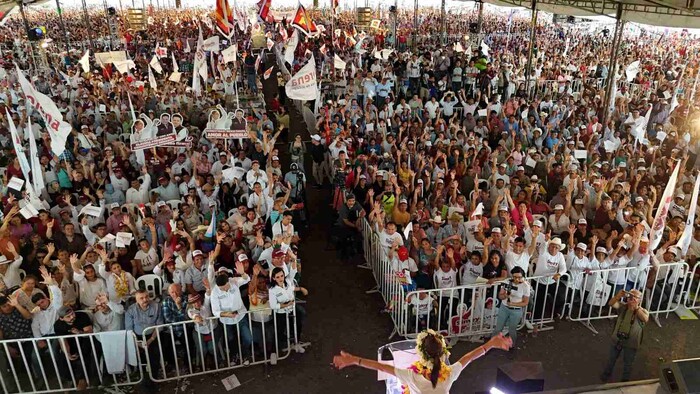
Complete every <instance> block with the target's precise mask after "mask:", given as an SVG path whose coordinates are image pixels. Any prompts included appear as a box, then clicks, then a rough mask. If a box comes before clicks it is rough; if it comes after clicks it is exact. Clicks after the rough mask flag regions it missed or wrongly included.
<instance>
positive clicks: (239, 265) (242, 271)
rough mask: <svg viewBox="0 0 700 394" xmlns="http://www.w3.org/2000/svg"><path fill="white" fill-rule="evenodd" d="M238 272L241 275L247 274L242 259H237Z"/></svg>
mask: <svg viewBox="0 0 700 394" xmlns="http://www.w3.org/2000/svg"><path fill="white" fill-rule="evenodd" d="M236 273H237V274H238V275H241V276H243V275H245V268H244V267H243V263H241V262H240V261H236Z"/></svg>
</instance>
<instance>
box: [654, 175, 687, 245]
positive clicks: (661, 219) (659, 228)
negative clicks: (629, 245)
mask: <svg viewBox="0 0 700 394" xmlns="http://www.w3.org/2000/svg"><path fill="white" fill-rule="evenodd" d="M681 165H682V164H681V163H680V162H677V163H676V168H674V169H673V173H672V174H671V178H670V179H669V180H668V183H667V184H666V190H664V194H663V195H662V196H661V199H660V200H659V207H658V208H657V209H656V216H654V222H653V223H652V225H651V232H650V233H649V250H650V251H652V252H653V251H654V250H655V249H656V248H657V247H658V246H659V244H660V243H661V237H662V236H663V234H664V228H666V217H667V216H668V209H669V208H670V206H671V202H672V201H673V192H674V191H675V190H676V182H677V181H678V171H679V170H680V168H681Z"/></svg>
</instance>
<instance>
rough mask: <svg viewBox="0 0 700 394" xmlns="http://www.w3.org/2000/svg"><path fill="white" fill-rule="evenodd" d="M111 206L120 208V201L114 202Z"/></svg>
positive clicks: (111, 207)
mask: <svg viewBox="0 0 700 394" xmlns="http://www.w3.org/2000/svg"><path fill="white" fill-rule="evenodd" d="M109 208H110V209H114V208H119V203H118V202H113V203H112V204H110V206H109Z"/></svg>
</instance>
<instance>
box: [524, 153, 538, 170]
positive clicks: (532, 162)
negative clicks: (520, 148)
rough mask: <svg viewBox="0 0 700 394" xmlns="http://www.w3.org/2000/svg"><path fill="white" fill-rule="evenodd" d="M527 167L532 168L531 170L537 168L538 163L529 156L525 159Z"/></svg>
mask: <svg viewBox="0 0 700 394" xmlns="http://www.w3.org/2000/svg"><path fill="white" fill-rule="evenodd" d="M525 165H526V166H528V167H530V168H535V166H536V165H537V162H536V161H535V159H533V158H532V157H530V156H528V157H527V159H525Z"/></svg>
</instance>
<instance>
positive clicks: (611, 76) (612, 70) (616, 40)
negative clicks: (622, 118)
mask: <svg viewBox="0 0 700 394" xmlns="http://www.w3.org/2000/svg"><path fill="white" fill-rule="evenodd" d="M615 19H616V20H617V23H615V35H614V36H613V42H612V46H611V47H610V63H609V66H608V78H607V79H606V80H605V100H603V103H604V105H605V107H604V110H603V124H606V123H607V121H608V117H609V116H610V100H611V99H612V97H611V96H612V94H613V93H612V92H613V84H614V83H616V81H615V74H617V70H616V68H617V56H618V54H619V52H620V42H621V41H622V31H623V30H624V29H623V27H624V24H625V21H623V20H622V3H617V11H616V12H615Z"/></svg>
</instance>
